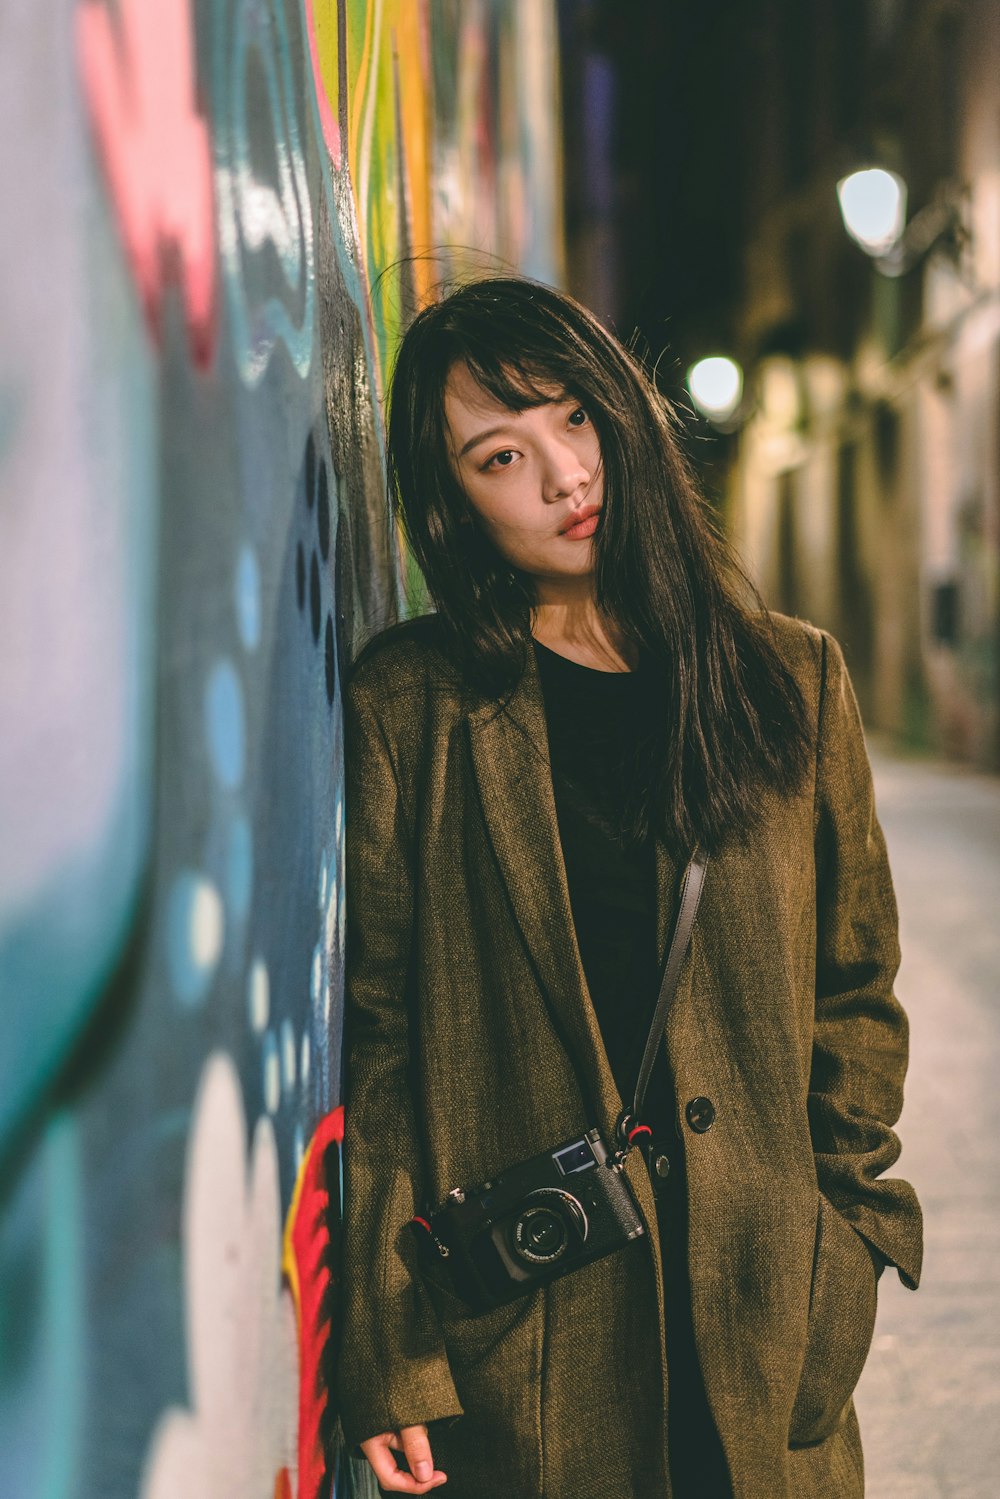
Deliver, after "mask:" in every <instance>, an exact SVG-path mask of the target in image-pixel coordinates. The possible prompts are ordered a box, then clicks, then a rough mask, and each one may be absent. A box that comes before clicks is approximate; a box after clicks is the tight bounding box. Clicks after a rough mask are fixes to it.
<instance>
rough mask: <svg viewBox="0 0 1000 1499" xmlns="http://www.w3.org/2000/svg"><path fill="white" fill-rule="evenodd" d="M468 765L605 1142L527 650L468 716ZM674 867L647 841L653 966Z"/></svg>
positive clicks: (594, 1049) (605, 1092) (602, 1083)
mask: <svg viewBox="0 0 1000 1499" xmlns="http://www.w3.org/2000/svg"><path fill="white" fill-rule="evenodd" d="M468 725H469V742H470V747H471V752H472V763H473V766H474V769H475V774H476V780H477V782H478V785H479V795H480V799H481V802H482V807H483V813H484V815H485V819H486V825H487V829H488V831H489V836H490V841H491V843H492V845H493V849H494V852H495V853H496V857H497V862H498V864H499V867H500V871H501V874H502V875H503V879H504V883H505V884H506V886H507V891H508V894H509V896H510V902H511V906H512V908H513V911H514V915H515V917H516V919H517V922H518V925H519V927H520V929H521V932H522V935H523V937H524V941H525V943H526V945H527V949H528V952H529V954H530V955H531V958H532V960H533V962H534V965H535V969H536V971H537V973H538V977H539V979H540V981H541V984H542V987H543V989H544V990H545V993H546V995H547V997H548V999H549V1003H550V1007H551V1012H552V1014H553V1016H554V1017H555V1020H556V1024H557V1027H558V1029H559V1030H560V1033H561V1034H562V1037H563V1041H564V1044H565V1045H566V1047H567V1050H568V1051H569V1053H570V1056H571V1058H572V1060H573V1061H574V1063H575V1064H576V1066H577V1069H578V1072H579V1075H580V1077H581V1081H582V1083H583V1084H584V1090H585V1098H586V1100H587V1103H588V1108H594V1107H596V1109H597V1110H598V1116H599V1117H598V1118H597V1119H596V1120H595V1121H588V1122H596V1123H598V1124H599V1125H600V1126H601V1129H602V1131H604V1133H605V1137H606V1138H610V1137H611V1132H612V1131H613V1129H614V1125H615V1121H616V1119H617V1117H618V1111H619V1108H620V1106H621V1105H620V1101H619V1095H618V1089H617V1087H616V1084H615V1081H614V1078H613V1076H612V1073H611V1068H610V1066H609V1064H608V1059H607V1053H606V1051H605V1048H604V1042H603V1040H602V1038H601V1032H600V1026H599V1025H598V1022H597V1016H596V1014H595V1012H594V1006H593V1002H592V1000H591V998H590V993H589V990H588V988H587V980H586V976H585V974H584V970H583V962H582V960H581V957H580V948H579V944H578V942H577V939H576V930H575V927H574V925H573V913H572V908H571V906H570V899H569V886H568V883H567V878H566V865H565V862H564V860H563V854H562V844H561V841H560V837H559V824H558V820H557V817H556V806H555V794H554V791H553V786H552V770H551V765H550V762H549V748H548V731H547V727H546V719H545V703H544V699H543V697H542V688H541V681H540V678H539V674H538V664H537V661H536V659H535V653H534V650H532V649H529V650H528V653H527V662H526V667H525V671H524V673H523V675H522V676H521V678H520V680H519V682H518V684H517V686H516V687H515V689H514V691H513V693H512V694H511V695H510V696H509V697H508V698H507V700H506V705H505V706H504V707H503V708H499V707H498V703H497V701H496V700H495V699H489V700H485V701H484V700H483V699H479V700H478V701H477V704H476V705H475V706H474V707H473V708H472V709H471V711H469V713H468ZM675 883H676V867H675V865H674V862H673V860H672V859H671V857H670V855H669V853H668V852H667V849H666V847H665V846H664V844H663V842H662V840H661V839H659V838H657V839H656V930H657V944H658V950H659V952H660V955H661V959H662V956H663V954H664V953H665V950H666V941H667V934H668V927H669V924H670V921H671V919H672V916H673V911H674V906H675V900H676V895H675V888H674V887H675Z"/></svg>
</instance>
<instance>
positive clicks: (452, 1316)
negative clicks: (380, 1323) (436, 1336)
mask: <svg viewBox="0 0 1000 1499" xmlns="http://www.w3.org/2000/svg"><path fill="white" fill-rule="evenodd" d="M423 1280H424V1284H425V1286H426V1287H427V1293H428V1295H429V1296H430V1299H431V1303H432V1305H433V1307H434V1310H435V1312H436V1313H437V1316H438V1321H439V1322H440V1324H441V1331H442V1334H443V1336H444V1344H445V1348H446V1350H447V1353H448V1363H449V1364H450V1365H451V1368H452V1370H453V1371H458V1370H469V1369H474V1368H475V1367H476V1365H477V1364H481V1363H482V1362H483V1361H484V1360H485V1359H487V1358H489V1357H490V1356H491V1355H492V1354H494V1353H495V1352H496V1351H497V1349H498V1348H499V1347H500V1345H501V1344H502V1343H504V1342H506V1340H507V1339H508V1338H509V1337H511V1336H513V1335H514V1334H516V1332H517V1331H518V1329H519V1328H520V1327H522V1325H523V1324H524V1323H525V1322H526V1321H529V1320H532V1319H533V1318H534V1316H535V1313H536V1311H537V1310H538V1308H539V1306H540V1305H541V1298H542V1297H543V1296H544V1290H543V1289H542V1288H541V1287H539V1288H538V1289H537V1290H534V1291H529V1292H528V1294H527V1295H525V1296H519V1297H518V1298H517V1299H516V1300H515V1301H508V1302H506V1303H504V1305H502V1306H496V1307H492V1308H491V1309H490V1310H489V1311H487V1312H474V1311H472V1310H471V1308H470V1307H469V1306H467V1305H466V1303H465V1302H464V1301H463V1300H462V1298H461V1296H459V1295H458V1293H457V1292H456V1291H455V1290H454V1289H453V1288H452V1286H451V1285H450V1284H449V1282H448V1280H447V1272H446V1271H444V1270H440V1271H438V1270H433V1271H430V1272H428V1271H427V1270H424V1272H423Z"/></svg>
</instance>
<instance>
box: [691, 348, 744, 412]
mask: <svg viewBox="0 0 1000 1499" xmlns="http://www.w3.org/2000/svg"><path fill="white" fill-rule="evenodd" d="M687 387H688V390H689V391H690V392H691V399H692V401H694V404H695V405H696V406H697V408H698V410H699V411H700V412H701V414H702V416H707V417H708V419H709V421H712V422H724V421H727V420H728V418H729V417H731V416H732V415H733V413H734V411H735V410H736V408H737V406H738V405H739V404H740V400H741V398H742V396H743V371H742V370H741V369H740V367H739V365H738V364H737V363H736V361H735V360H734V359H728V358H727V357H726V356H725V355H724V354H713V355H712V356H711V358H709V359H699V360H698V362H697V364H693V365H692V366H691V368H690V369H689V370H688V372H687Z"/></svg>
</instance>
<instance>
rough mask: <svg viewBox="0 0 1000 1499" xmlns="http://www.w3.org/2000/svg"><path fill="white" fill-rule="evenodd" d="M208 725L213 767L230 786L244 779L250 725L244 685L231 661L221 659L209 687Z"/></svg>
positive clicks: (233, 787) (224, 783)
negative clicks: (244, 708) (246, 716)
mask: <svg viewBox="0 0 1000 1499" xmlns="http://www.w3.org/2000/svg"><path fill="white" fill-rule="evenodd" d="M205 729H206V733H207V736H208V751H209V756H210V758H211V761H212V769H213V770H214V771H215V774H216V775H217V777H218V778H219V781H220V783H221V784H222V785H223V786H225V787H226V789H227V790H234V789H235V788H236V787H237V786H239V784H240V782H241V781H242V780H243V769H244V762H245V759H246V725H245V723H244V713H243V689H242V687H241V686H240V679H239V677H238V676H237V675H236V671H235V668H234V667H233V664H232V662H230V661H225V660H223V661H217V662H216V663H215V665H214V666H213V667H212V670H211V672H210V674H209V678H208V685H207V686H206V688H205Z"/></svg>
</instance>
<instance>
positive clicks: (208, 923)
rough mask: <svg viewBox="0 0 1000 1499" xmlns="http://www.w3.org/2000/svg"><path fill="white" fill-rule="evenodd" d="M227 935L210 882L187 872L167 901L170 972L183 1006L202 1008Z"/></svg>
mask: <svg viewBox="0 0 1000 1499" xmlns="http://www.w3.org/2000/svg"><path fill="white" fill-rule="evenodd" d="M223 932H224V923H223V914H222V902H221V900H220V899H219V895H218V892H217V890H216V888H215V886H214V885H213V884H212V883H211V881H210V880H207V879H205V877H204V875H201V874H197V873H195V872H194V871H193V870H189V869H186V870H184V871H183V872H182V873H181V874H179V875H178V876H177V878H176V879H175V880H174V883H173V885H172V887H171V890H170V895H169V897H168V899H167V922H166V935H167V969H168V972H169V974H170V983H171V986H172V988H173V991H174V994H175V995H176V996H177V998H178V999H179V1000H180V1002H181V1004H183V1005H185V1006H188V1007H193V1006H195V1005H199V1004H201V1002H202V1000H203V999H204V998H205V995H206V994H207V993H208V989H209V986H210V984H211V982H212V978H213V976H214V974H215V970H216V967H217V966H218V962H219V957H220V954H221V952H222V939H223Z"/></svg>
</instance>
